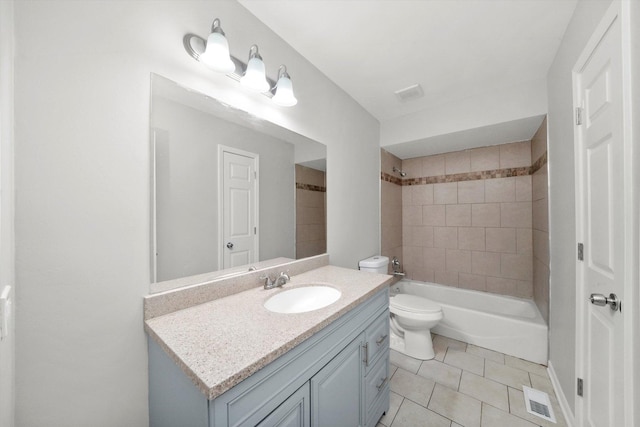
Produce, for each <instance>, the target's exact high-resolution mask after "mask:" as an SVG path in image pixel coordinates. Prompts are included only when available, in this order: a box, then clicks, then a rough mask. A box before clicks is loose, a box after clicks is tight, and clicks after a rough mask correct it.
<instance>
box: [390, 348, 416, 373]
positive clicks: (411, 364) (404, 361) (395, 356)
mask: <svg viewBox="0 0 640 427" xmlns="http://www.w3.org/2000/svg"><path fill="white" fill-rule="evenodd" d="M389 359H390V360H391V364H392V365H396V366H397V367H398V368H402V369H404V370H405V371H409V372H411V373H414V374H417V373H418V369H420V364H422V360H418V359H414V358H413V357H409V356H407V355H405V354H402V353H400V352H398V351H395V350H391V352H390V353H389Z"/></svg>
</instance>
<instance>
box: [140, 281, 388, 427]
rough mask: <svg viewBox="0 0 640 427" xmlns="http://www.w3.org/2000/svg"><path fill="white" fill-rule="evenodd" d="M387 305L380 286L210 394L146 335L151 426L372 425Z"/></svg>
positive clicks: (383, 390)
mask: <svg viewBox="0 0 640 427" xmlns="http://www.w3.org/2000/svg"><path fill="white" fill-rule="evenodd" d="M388 307H389V291H388V289H387V288H385V289H384V290H382V291H380V292H378V293H377V294H376V295H374V296H373V297H372V298H370V299H369V300H367V301H365V302H364V303H362V304H360V305H359V306H357V307H355V308H353V309H352V310H351V311H349V312H347V313H345V314H344V315H342V316H341V317H340V318H338V319H336V320H335V321H333V322H332V323H330V324H329V325H327V326H326V327H325V328H323V329H321V330H320V331H318V332H317V333H316V334H315V335H313V336H311V337H309V338H308V339H306V340H305V341H303V342H302V343H300V344H299V345H297V346H296V347H295V348H293V349H291V350H290V351H288V352H287V353H285V354H284V355H282V356H280V357H279V358H277V359H276V360H274V361H273V362H271V363H270V364H268V365H267V366H265V367H264V368H262V369H260V370H258V371H257V372H256V373H254V374H253V375H251V376H250V377H248V378H246V379H245V380H244V381H242V382H240V383H239V384H237V385H236V386H235V387H233V388H231V389H229V390H227V391H226V392H225V393H223V394H222V395H220V396H217V397H216V398H214V399H213V400H208V399H207V397H206V395H205V394H203V393H202V392H201V391H200V390H198V389H197V388H196V387H195V386H194V385H193V384H192V383H191V382H190V380H188V379H187V377H186V375H184V373H182V371H181V370H180V369H179V368H178V366H176V364H175V363H174V362H173V361H172V360H171V358H170V357H169V356H168V355H167V353H165V352H164V350H162V349H160V347H159V346H158V345H157V344H156V343H155V341H154V340H153V339H149V419H150V426H151V427H165V426H166V427H175V426H176V425H180V426H181V427H188V426H194V427H255V426H260V427H275V426H279V427H336V426H340V427H358V426H364V427H375V425H376V424H377V422H378V420H379V419H380V417H381V416H382V414H383V413H384V412H385V411H387V410H388V409H389V381H388V375H387V374H388V368H389V339H388V333H389V326H388V322H389V310H388ZM292 317H293V316H292ZM293 320H294V319H292V321H293Z"/></svg>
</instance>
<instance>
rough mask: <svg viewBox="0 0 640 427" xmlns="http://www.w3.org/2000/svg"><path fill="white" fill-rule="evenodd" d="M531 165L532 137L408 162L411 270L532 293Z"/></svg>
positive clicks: (421, 276)
mask: <svg viewBox="0 0 640 427" xmlns="http://www.w3.org/2000/svg"><path fill="white" fill-rule="evenodd" d="M530 166H531V143H530V142H529V141H526V142H517V143H511V144H504V145H499V146H490V147H483V148H477V149H472V150H465V151H458V152H453V153H447V154H442V155H436V156H427V157H419V158H414V159H407V160H404V161H403V162H402V167H403V169H404V171H405V172H406V173H407V177H406V178H405V180H404V181H403V186H402V202H403V207H402V216H403V221H402V223H403V255H404V266H405V271H406V272H407V275H408V276H409V277H410V278H412V279H416V280H421V281H428V282H435V283H440V284H444V285H450V286H458V287H461V288H467V289H474V290H480V291H488V292H494V293H499V294H506V295H513V296H518V297H523V298H531V297H532V296H533V284H532V281H533V271H532V270H533V265H532V252H533V238H532V187H531V176H530V175H529V169H530Z"/></svg>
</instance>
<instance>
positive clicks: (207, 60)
mask: <svg viewBox="0 0 640 427" xmlns="http://www.w3.org/2000/svg"><path fill="white" fill-rule="evenodd" d="M200 62H202V63H203V64H205V65H206V66H207V67H209V68H211V69H212V70H214V71H218V72H221V73H231V72H232V71H234V70H235V69H236V66H235V64H234V63H233V61H231V58H230V57H229V42H227V38H226V37H225V36H224V35H222V34H220V33H217V32H213V33H211V34H209V37H208V38H207V47H206V49H205V51H204V53H203V54H202V55H200Z"/></svg>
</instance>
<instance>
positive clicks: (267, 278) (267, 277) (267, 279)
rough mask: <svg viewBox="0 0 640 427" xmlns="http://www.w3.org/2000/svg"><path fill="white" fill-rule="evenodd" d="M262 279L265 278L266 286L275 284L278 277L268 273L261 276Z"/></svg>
mask: <svg viewBox="0 0 640 427" xmlns="http://www.w3.org/2000/svg"><path fill="white" fill-rule="evenodd" d="M260 279H262V280H264V285H265V286H273V284H274V283H275V282H276V279H272V278H271V276H269V274H268V273H267V274H265V275H264V276H260Z"/></svg>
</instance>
